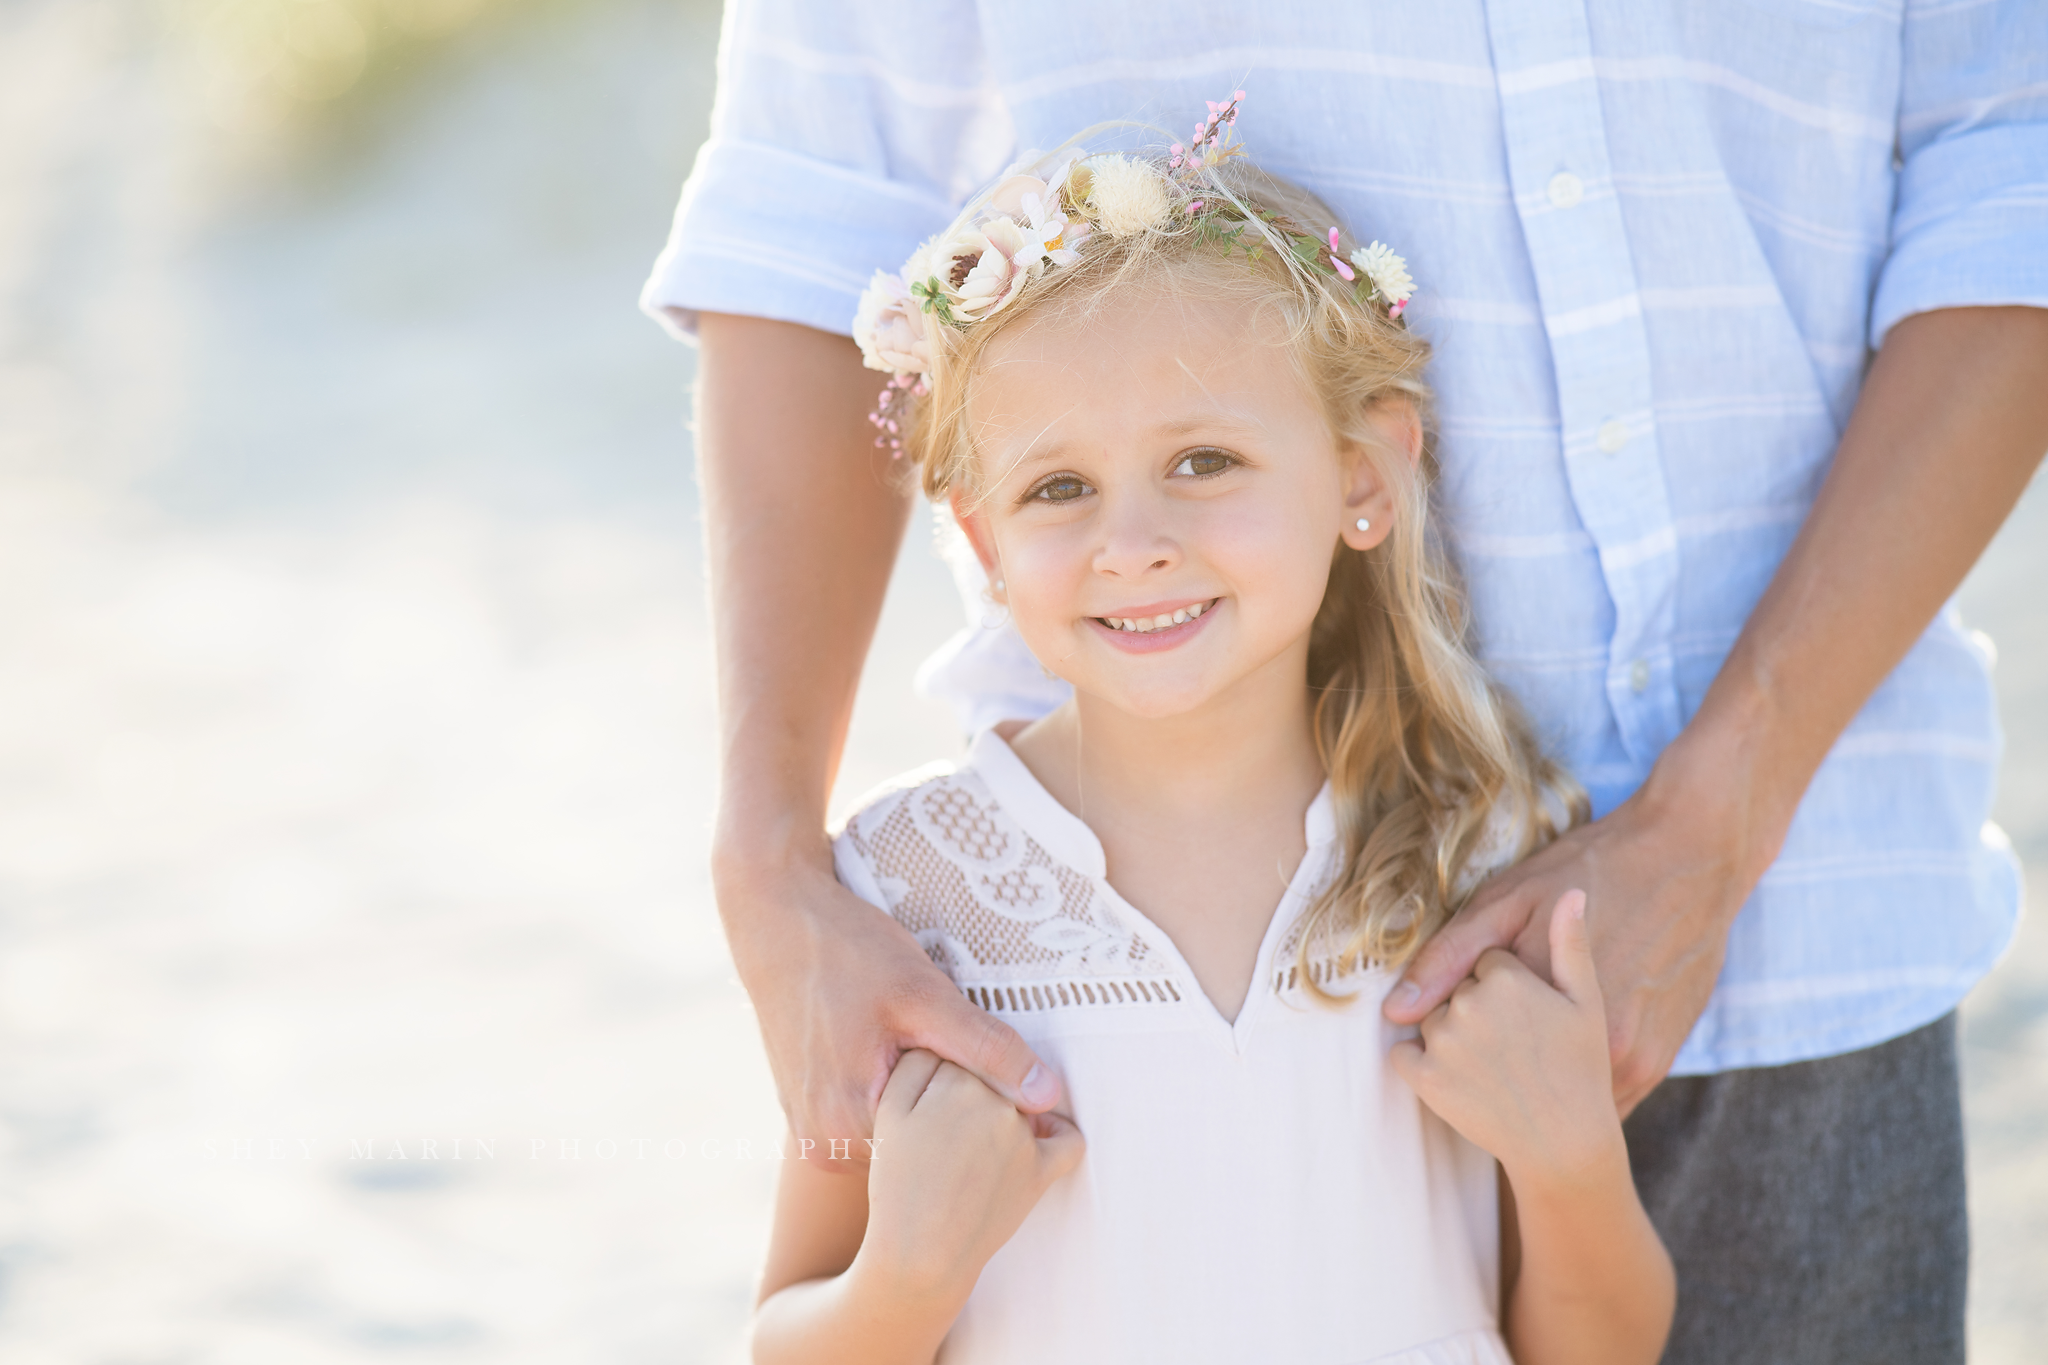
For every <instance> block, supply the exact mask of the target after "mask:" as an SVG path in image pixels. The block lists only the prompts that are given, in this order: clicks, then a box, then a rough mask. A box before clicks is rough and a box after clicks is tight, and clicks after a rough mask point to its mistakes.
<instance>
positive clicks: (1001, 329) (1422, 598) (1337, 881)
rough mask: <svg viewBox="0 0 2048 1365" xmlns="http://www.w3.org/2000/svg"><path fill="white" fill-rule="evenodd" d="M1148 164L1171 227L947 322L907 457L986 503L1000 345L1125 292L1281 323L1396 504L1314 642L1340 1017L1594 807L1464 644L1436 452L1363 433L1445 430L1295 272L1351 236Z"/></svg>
mask: <svg viewBox="0 0 2048 1365" xmlns="http://www.w3.org/2000/svg"><path fill="white" fill-rule="evenodd" d="M1154 165H1155V168H1156V169H1158V170H1159V171H1160V173H1161V178H1162V180H1165V181H1166V183H1167V185H1168V189H1169V193H1170V194H1171V195H1173V196H1174V197H1175V199H1176V202H1175V203H1174V209H1175V211H1174V212H1171V213H1169V214H1167V215H1166V216H1165V217H1163V218H1162V219H1161V220H1160V221H1159V222H1157V223H1155V224H1154V225H1153V226H1152V227H1150V228H1148V229H1146V230H1144V231H1139V232H1134V233H1131V234H1129V235H1126V236H1121V237H1111V236H1109V235H1108V234H1107V233H1103V232H1097V233H1096V234H1095V235H1094V236H1092V237H1090V238H1089V239H1088V242H1087V244H1086V246H1085V249H1084V250H1083V251H1082V252H1081V255H1080V259H1079V260H1078V261H1077V262H1076V263H1074V264H1072V265H1067V266H1063V267H1060V268H1057V269H1053V270H1048V271H1046V272H1045V273H1044V274H1043V275H1041V276H1040V277H1038V278H1036V279H1034V280H1032V281H1031V282H1030V283H1029V284H1027V285H1026V286H1025V288H1024V289H1023V291H1022V292H1021V293H1020V294H1019V295H1018V296H1017V298H1016V299H1015V300H1014V301H1012V302H1011V303H1010V304H1009V305H1008V306H1007V307H1005V308H1004V309H1002V310H1001V311H1000V312H998V313H996V314H994V315H993V316H991V317H988V318H986V319H984V320H982V321H980V322H976V323H974V324H972V325H971V326H968V327H965V328H953V327H947V326H944V325H940V324H938V323H937V322H936V321H934V322H933V323H932V325H931V326H930V328H929V330H930V332H931V333H932V334H933V338H932V353H933V356H932V364H931V367H930V369H929V371H928V372H927V374H926V376H925V383H926V386H927V388H926V392H925V393H924V395H923V397H922V399H921V401H919V402H918V403H917V404H916V406H915V407H914V409H913V410H912V412H911V414H910V418H911V420H910V424H909V426H908V428H907V429H906V430H905V432H904V453H905V454H906V455H907V456H908V457H909V458H910V459H911V460H912V461H913V462H914V464H915V465H916V467H917V468H918V470H919V471H920V474H921V476H922V482H923V485H924V490H925V492H926V493H927V494H928V495H929V496H930V497H931V498H932V499H933V500H934V501H937V500H940V499H943V498H946V497H948V496H950V495H951V494H952V493H953V492H954V491H955V490H956V489H964V490H966V491H967V492H968V493H970V494H972V493H975V492H978V491H980V489H981V488H982V487H984V486H985V485H984V481H983V480H982V479H981V478H980V477H979V475H980V471H979V470H978V468H977V465H976V457H975V444H974V440H973V434H972V429H971V427H970V425H969V422H968V404H969V400H970V398H971V396H972V393H973V389H974V380H975V377H976V375H977V373H978V370H979V366H980V362H981V359H982V357H983V356H984V354H985V353H986V352H987V349H988V347H989V346H990V345H991V344H992V343H993V342H994V341H995V339H996V338H998V337H1000V336H1002V335H1004V334H1005V333H1007V332H1010V331H1012V330H1014V329H1016V328H1018V327H1023V326H1030V325H1035V324H1038V323H1041V322H1044V321H1047V320H1051V321H1071V320H1076V319H1082V318H1085V317H1086V316H1087V315H1088V314H1089V313H1090V312H1092V311H1093V310H1095V309H1097V308H1099V307H1100V306H1101V305H1102V304H1103V302H1104V301H1105V300H1106V299H1108V298H1110V297H1112V296H1113V295H1115V294H1116V293H1118V292H1119V291H1122V290H1125V289H1134V288H1147V289H1154V290H1165V291H1179V290H1189V291H1199V292H1200V293H1201V294H1202V295H1203V296H1205V297H1211V298H1213V297H1217V296H1219V295H1220V296H1228V297H1233V298H1238V299H1242V300H1243V301H1245V302H1246V303H1247V304H1249V305H1251V306H1252V307H1254V308H1255V309H1258V310H1261V311H1266V310H1270V312H1271V313H1273V314H1274V315H1276V316H1277V317H1278V319H1279V320H1280V321H1281V322H1282V323H1283V324H1284V332H1283V335H1284V337H1285V343H1284V344H1285V345H1286V346H1287V349H1288V353H1289V357H1290V359H1291V361H1292V363H1293V365H1294V367H1295V370H1296V372H1297V374H1299V376H1300V377H1301V378H1302V380H1303V381H1304V384H1305V386H1306V388H1307V389H1308V390H1309V391H1310V392H1311V393H1313V394H1315V395H1316V396H1317V398H1318V399H1319V400H1320V402H1321V404H1322V407H1323V412H1324V415H1325V417H1326V419H1327V421H1328V423H1329V428H1330V431H1331V432H1332V434H1333V435H1334V436H1335V437H1336V438H1337V440H1338V441H1339V442H1340V443H1341V444H1342V445H1344V446H1346V447H1348V448H1350V449H1353V450H1355V451H1357V452H1358V458H1362V459H1367V460H1370V461H1372V463H1373V466H1374V469H1375V471H1376V472H1377V473H1378V474H1379V476H1380V477H1381V478H1382V480H1383V481H1384V482H1385V484H1386V486H1387V487H1389V488H1391V489H1393V490H1394V493H1395V502H1396V506H1397V509H1398V510H1397V512H1396V514H1395V517H1394V523H1393V526H1392V528H1391V531H1390V533H1389V534H1388V536H1387V538H1386V539H1385V540H1384V541H1383V542H1381V543H1380V544H1379V545H1378V546H1376V547H1374V548H1373V549H1371V550H1368V551H1363V552H1361V551H1357V550H1353V549H1351V548H1350V547H1348V546H1346V545H1345V544H1344V543H1343V542H1341V541H1340V542H1338V544H1337V546H1336V548H1335V551H1334V553H1333V555H1332V558H1331V563H1330V578H1329V584H1328V587H1327V588H1326V590H1325V592H1324V596H1323V602H1322V606H1321V608H1320V609H1319V610H1318V612H1317V614H1316V618H1315V622H1314V625H1313V627H1312V629H1311V635H1310V643H1309V662H1308V685H1309V687H1310V689H1311V690H1312V691H1313V693H1314V694H1315V705H1314V711H1313V716H1314V726H1315V740H1316V746H1317V751H1318V753H1319V754H1320V756H1321V758H1322V762H1323V766H1324V769H1325V771H1326V772H1327V773H1328V774H1329V779H1330V788H1331V792H1332V796H1333V798H1334V803H1335V807H1336V818H1337V827H1338V831H1339V837H1340V839H1341V840H1342V843H1343V847H1344V858H1343V864H1342V867H1341V869H1340V870H1339V871H1338V873H1337V875H1336V876H1335V878H1334V879H1333V880H1332V881H1331V882H1329V883H1328V884H1327V885H1326V886H1325V887H1324V888H1323V889H1322V890H1321V892H1320V893H1319V894H1318V896H1317V898H1316V900H1315V901H1314V903H1313V904H1312V905H1311V906H1310V908H1309V910H1308V911H1307V914H1306V916H1305V918H1304V922H1303V931H1302V932H1301V934H1300V935H1299V939H1300V945H1299V949H1298V951H1297V955H1296V963H1295V968H1296V977H1297V979H1298V980H1300V981H1301V983H1302V984H1303V986H1304V988H1305V989H1306V990H1307V991H1308V992H1309V993H1310V994H1311V995H1312V996H1313V997H1314V998H1316V999H1317V1000H1319V1001H1322V1002H1323V1003H1326V1004H1330V1003H1338V1002H1341V1001H1343V1000H1347V999H1349V998H1351V997H1350V996H1338V995H1333V994H1331V993H1330V992H1329V991H1327V990H1325V989H1324V986H1323V983H1324V982H1327V981H1333V980H1335V979H1337V978H1338V977H1340V976H1342V975H1344V974H1346V973H1347V972H1349V971H1350V970H1352V969H1354V968H1355V967H1358V966H1360V965H1363V964H1366V963H1377V964H1383V965H1388V966H1393V965H1398V964H1400V963H1402V962H1405V961H1406V960H1407V959H1408V958H1410V957H1411V956H1413V954H1414V953H1415V952H1416V951H1417V950H1418V949H1419V948H1420V947H1421V946H1422V945H1423V944H1424V943H1425V942H1427V941H1428V939H1429V937H1430V936H1431V935H1432V934H1434V933H1435V932H1436V931H1437V929H1438V928H1439V927H1441V926H1442V925H1443V923H1444V922H1445V921H1446V920H1448V919H1449V918H1450V917H1451V915H1453V914H1455V913H1456V912H1457V910H1458V909H1459V907H1460V906H1462V905H1463V904H1464V903H1465V902H1466V901H1467V900H1469V899H1470V898H1471V895H1472V893H1473V891H1474V890H1476V889H1477V887H1478V885H1479V883H1480V882H1481V881H1483V880H1484V878H1485V876H1486V874H1488V873H1489V872H1491V871H1493V870H1495V869H1496V868H1498V867H1500V866H1504V865H1506V864H1507V863H1510V862H1513V861H1516V860H1518V859H1520V858H1522V857H1524V856H1526V855H1527V854H1528V853H1529V852H1531V851H1532V850H1534V849H1535V848H1537V847H1539V846H1541V845H1542V844H1545V843H1547V842H1549V841H1550V840H1551V839H1554V838H1555V837H1556V836H1557V835H1558V834H1559V833H1561V832H1562V831H1563V829H1565V828H1567V827H1569V826H1570V825H1572V824H1574V823H1577V822H1578V821H1581V820H1583V819H1585V818H1586V816H1587V813H1588V812H1587V803H1586V799H1585V796H1584V793H1583V792H1582V791H1581V790H1580V788H1579V787H1578V785H1577V784H1576V783H1575V782H1574V781H1573V780H1572V779H1571V778H1570V777H1569V776H1568V775H1567V774H1566V773H1565V772H1564V771H1563V770H1562V769H1561V768H1560V767H1559V766H1558V765H1557V764H1555V763H1554V762H1553V761H1551V760H1550V759H1549V758H1548V757H1547V756H1545V754H1544V753H1543V752H1542V750H1541V748H1540V747H1539V746H1538V744H1537V743H1536V741H1535V738H1534V736H1533V734H1532V733H1531V731H1530V728H1529V726H1528V724H1527V723H1526V722H1525V720H1524V719H1523V717H1522V715H1521V713H1520V711H1519V710H1518V708H1517V707H1516V706H1515V705H1514V704H1513V702H1512V700H1511V699H1510V698H1509V697H1508V696H1507V695H1506V694H1505V693H1504V692H1503V691H1502V690H1501V689H1500V688H1499V686H1498V685H1496V684H1495V683H1494V682H1493V681H1492V680H1491V679H1490V678H1489V677H1488V676H1487V675H1486V673H1485V672H1484V671H1483V670H1482V669H1481V668H1480V666H1479V664H1478V663H1477V661H1476V660H1475V659H1474V658H1473V657H1472V654H1471V651H1470V650H1469V648H1468V647H1467V643H1466V642H1467V640H1468V638H1469V632H1470V629H1471V619H1470V613H1469V610H1468V607H1467V604H1466V600H1465V594H1464V591H1463V588H1462V586H1461V584H1460V582H1459V579H1458V577H1457V574H1456V572H1455V570H1454V569H1453V567H1452V564H1451V562H1450V559H1449V557H1448V555H1447V554H1446V552H1445V549H1444V547H1443V544H1442V541H1441V538H1440V537H1439V536H1438V535H1437V534H1436V531H1435V528H1434V526H1433V523H1432V519H1431V517H1430V506H1431V491H1430V490H1431V487H1432V484H1433V482H1434V478H1435V472H1436V462H1435V457H1434V453H1433V450H1432V443H1431V442H1430V440H1429V439H1428V438H1427V437H1425V441H1424V446H1423V450H1422V453H1421V457H1420V459H1419V460H1417V461H1413V462H1411V461H1410V460H1409V458H1408V456H1407V453H1406V452H1405V451H1395V450H1389V449H1387V448H1386V447H1385V446H1384V445H1383V444H1382V443H1381V442H1380V440H1379V438H1378V436H1377V434H1376V432H1375V429H1374V428H1373V427H1372V425H1371V424H1370V423H1369V422H1368V420H1367V415H1368V414H1369V413H1370V412H1371V411H1372V410H1373V409H1374V408H1375V407H1376V406H1377V405H1380V404H1384V403H1387V402H1390V401H1400V402H1406V403H1408V404H1410V405H1412V406H1413V408H1414V410H1415V412H1416V413H1417V415H1418V418H1419V419H1420V420H1421V421H1422V422H1423V424H1424V430H1425V432H1427V431H1428V430H1429V417H1430V414H1431V395H1430V391H1429V388H1428V386H1427V385H1426V384H1425V383H1424V381H1423V377H1422V374H1423V368H1424V366H1425V364H1426V363H1427V361H1428V359H1429V346H1428V343H1426V342H1425V341H1423V340H1422V339H1421V338H1420V337H1418V336H1416V335H1415V334H1414V333H1412V332H1410V331H1409V330H1408V329H1407V327H1406V326H1404V325H1403V324H1402V323H1401V322H1399V321H1398V320H1395V319H1391V318H1389V317H1388V316H1387V315H1386V312H1385V310H1384V307H1383V306H1379V307H1376V306H1373V305H1371V304H1369V303H1366V302H1361V300H1360V297H1359V294H1358V292H1357V291H1356V290H1355V289H1353V288H1351V287H1350V286H1348V285H1346V284H1344V283H1342V282H1341V281H1339V280H1337V279H1336V278H1335V277H1334V276H1332V275H1330V274H1327V273H1319V272H1318V271H1316V270H1314V269H1311V268H1309V267H1307V266H1305V265H1304V264H1303V262H1302V261H1301V260H1300V259H1299V258H1298V257H1297V256H1296V254H1295V251H1296V249H1297V248H1298V243H1299V241H1300V239H1301V238H1302V237H1318V236H1320V234H1319V233H1318V228H1323V229H1325V230H1327V225H1330V224H1334V223H1336V222H1337V221H1338V220H1337V218H1336V215H1334V214H1333V213H1331V211H1330V210H1329V208H1328V207H1327V206H1326V205H1324V204H1323V203H1322V201H1321V200H1319V199H1317V198H1316V197H1315V196H1314V195H1311V194H1310V193H1308V192H1307V191H1306V190H1303V189H1301V188H1300V187H1298V186H1295V185H1292V184H1289V183H1288V182H1286V181H1284V180H1281V179H1279V178H1278V177H1276V176H1273V175H1270V174H1268V173H1266V172H1263V171H1260V170H1258V169H1257V168H1255V167H1253V166H1252V165H1250V164H1249V163H1248V162H1246V161H1244V160H1242V159H1241V158H1233V159H1231V160H1229V161H1226V162H1224V163H1223V164H1222V165H1220V166H1216V167H1213V168H1210V169H1209V170H1208V171H1207V173H1206V177H1205V180H1204V181H1203V182H1201V183H1199V184H1198V186H1197V187H1196V188H1192V189H1191V188H1190V187H1189V186H1188V185H1187V184H1186V183H1185V182H1183V181H1179V180H1175V179H1173V178H1170V177H1167V176H1166V174H1165V172H1166V167H1165V166H1164V164H1163V163H1160V162H1156V161H1155V162H1154ZM1207 194H1221V195H1225V196H1227V197H1229V199H1230V200H1231V201H1232V202H1233V204H1234V205H1235V206H1236V207H1237V208H1238V209H1239V210H1240V211H1242V212H1243V213H1244V214H1245V215H1246V229H1247V232H1255V233H1257V234H1258V237H1254V238H1245V237H1241V238H1240V240H1239V241H1238V242H1237V243H1236V244H1235V245H1234V246H1233V245H1226V244H1225V243H1223V242H1221V241H1219V240H1218V237H1217V235H1216V233H1215V232H1214V231H1213V230H1211V231H1207V232H1205V231H1203V230H1202V229H1201V228H1200V227H1199V226H1198V225H1197V224H1198V222H1199V220H1198V219H1196V218H1195V217H1194V216H1193V215H1191V214H1189V213H1187V212H1186V211H1185V209H1186V201H1188V200H1190V199H1192V198H1194V197H1196V196H1197V195H1207ZM975 207H976V206H975V205H970V206H969V207H968V209H967V210H966V211H964V212H963V214H962V221H963V222H965V221H971V218H972V214H973V213H974V211H975ZM1247 244H1249V245H1250V246H1251V247H1253V248H1254V249H1253V250H1249V251H1248V250H1247V249H1246V247H1247ZM1354 245H1356V243H1355V242H1352V241H1349V240H1344V241H1343V246H1342V248H1341V249H1342V250H1343V251H1345V252H1348V251H1349V250H1350V249H1351V247H1352V246H1354Z"/></svg>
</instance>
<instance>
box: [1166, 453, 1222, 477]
mask: <svg viewBox="0 0 2048 1365" xmlns="http://www.w3.org/2000/svg"><path fill="white" fill-rule="evenodd" d="M1236 463H1237V461H1236V459H1234V458H1233V457H1231V456H1230V455H1227V454H1225V453H1224V452H1223V451H1220V450H1191V451H1189V452H1188V453H1187V454H1185V455H1183V456H1181V457H1180V463H1179V464H1177V465H1175V466H1174V467H1173V472H1174V473H1176V474H1190V475H1193V476H1194V477H1195V478H1198V479H1201V478H1207V477H1208V476H1209V475H1211V474H1221V473H1222V472H1223V471H1224V470H1226V469H1228V468H1230V467H1231V466H1232V465H1234V464H1236Z"/></svg>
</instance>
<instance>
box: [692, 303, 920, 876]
mask: <svg viewBox="0 0 2048 1365" xmlns="http://www.w3.org/2000/svg"><path fill="white" fill-rule="evenodd" d="M700 339H701V341H702V358H701V361H700V363H699V371H698V385H697V449H698V462H699V466H698V467H699V477H700V479H701V481H702V484H703V499H704V528H705V546H706V558H707V561H708V569H709V577H710V587H711V613H712V627H713V638H714V640H715V642H716V648H717V668H718V708H719V731H720V737H721V751H720V769H721V787H720V799H719V817H718V830H717V838H716V840H715V843H714V849H713V872H714V876H716V877H717V878H718V879H719V880H720V882H721V883H722V884H732V883H734V882H744V881H747V880H749V879H752V878H755V877H758V876H760V875H762V874H764V873H774V872H777V871H779V870H782V869H785V868H787V867H788V866H789V865H790V864H791V863H792V862H793V861H794V862H797V863H803V862H810V863H813V864H815V865H816V866H818V867H819V868H821V869H822V868H824V867H825V863H824V858H825V845H824V840H823V827H824V810H825V801H826V798H827V795H828V793H829V791H830V789H831V785H832V779H833V775H834V773H835V771H836V769H837V766H838V762H839V754H840V749H841V746H842V745H843V744H844V742H845V738H846V730H847V726H848V724H849V722H850V721H851V719H852V714H853V698H854V692H855V690H856V688H857V687H858V685H859V682H860V670H861V663H862V661H863V659H864V658H865V657H866V654H867V648H868V644H869V641H870V640H871V638H872V637H873V634H874V629H875V621H876V619H877V617H878V615H879V614H880V611H881V604H882V597H883V594H884V592H885V591H886V589H887V586H888V582H889V572H890V568H891V566H892V565H893V563H894V560H895V553H896V547H897V546H898V544H899V543H900V542H901V540H902V535H903V525H904V519H905V516H906V513H907V511H908V508H909V496H908V492H907V485H906V484H905V481H904V479H903V478H902V476H901V472H900V470H898V469H895V468H892V467H891V463H890V461H889V459H888V457H887V455H886V453H885V452H881V451H878V450H877V449H876V448H875V445H874V429H873V428H872V427H871V426H869V425H868V423H867V421H866V413H867V412H868V410H869V408H870V407H871V406H872V404H873V401H874V396H875V393H876V392H877V391H878V390H879V389H880V387H881V383H882V376H880V375H877V374H875V373H874V372H873V371H870V370H867V369H864V368H863V367H862V365H861V362H860V352H859V351H858V350H857V349H856V348H855V347H854V345H853V343H852V342H851V341H848V340H847V339H846V338H844V337H837V336H832V335H830V334H828V333H825V332H820V331H817V330H815V329H813V328H809V327H801V326H798V325H796V324H794V323H785V322H771V321H767V320H764V319H760V318H746V317H732V316H725V315H720V314H706V315H705V316H704V318H703V320H702V324H701V330H700Z"/></svg>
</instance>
